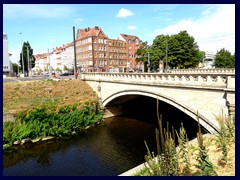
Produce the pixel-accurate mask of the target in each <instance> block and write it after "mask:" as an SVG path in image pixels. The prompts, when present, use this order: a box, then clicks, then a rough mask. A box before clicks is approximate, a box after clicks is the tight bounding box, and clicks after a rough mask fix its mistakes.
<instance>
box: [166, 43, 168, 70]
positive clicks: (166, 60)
mask: <svg viewBox="0 0 240 180" xmlns="http://www.w3.org/2000/svg"><path fill="white" fill-rule="evenodd" d="M167 70H168V40H167V39H166V71H167Z"/></svg>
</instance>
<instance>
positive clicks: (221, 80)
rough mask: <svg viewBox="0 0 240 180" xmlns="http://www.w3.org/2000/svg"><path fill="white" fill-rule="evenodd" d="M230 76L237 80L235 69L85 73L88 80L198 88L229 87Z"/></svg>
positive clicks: (85, 78) (83, 77)
mask: <svg viewBox="0 0 240 180" xmlns="http://www.w3.org/2000/svg"><path fill="white" fill-rule="evenodd" d="M229 77H231V79H234V80H231V82H232V81H235V70H234V71H233V70H231V71H228V72H226V71H221V72H218V73H216V72H214V73H209V72H208V73H207V72H204V73H198V74H197V73H182V74H180V73H173V72H172V73H102V72H101V73H96V72H93V73H91V72H90V73H83V74H82V76H81V78H82V80H86V81H99V82H116V83H131V84H146V85H161V86H180V87H182V86H184V87H196V88H210V87H214V89H217V88H221V89H222V88H228V87H229V86H230V85H229V84H228V82H230V81H229Z"/></svg>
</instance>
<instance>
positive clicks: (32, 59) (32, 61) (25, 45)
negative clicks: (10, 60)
mask: <svg viewBox="0 0 240 180" xmlns="http://www.w3.org/2000/svg"><path fill="white" fill-rule="evenodd" d="M27 48H28V50H27ZM22 53H23V63H24V72H27V74H28V71H29V69H28V57H29V61H30V64H29V67H30V68H34V67H35V57H34V55H33V49H32V48H31V45H30V44H29V42H28V41H27V42H24V43H23V47H22V52H21V53H20V60H19V63H20V65H21V70H22V69H23V64H22ZM28 53H29V56H28Z"/></svg>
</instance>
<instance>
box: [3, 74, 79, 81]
mask: <svg viewBox="0 0 240 180" xmlns="http://www.w3.org/2000/svg"><path fill="white" fill-rule="evenodd" d="M49 78H50V79H74V78H75V77H74V75H71V76H59V77H57V78H52V76H50V77H49V76H33V77H25V78H23V77H6V78H3V82H18V81H37V80H47V79H49ZM78 78H79V77H78Z"/></svg>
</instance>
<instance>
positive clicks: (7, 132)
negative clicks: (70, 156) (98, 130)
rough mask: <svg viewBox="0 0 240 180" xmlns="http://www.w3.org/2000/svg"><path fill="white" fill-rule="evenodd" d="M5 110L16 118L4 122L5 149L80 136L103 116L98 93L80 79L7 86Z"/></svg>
mask: <svg viewBox="0 0 240 180" xmlns="http://www.w3.org/2000/svg"><path fill="white" fill-rule="evenodd" d="M46 88H47V91H46ZM20 93H22V95H21V96H20ZM23 99H24V100H23ZM19 106H20V108H19ZM4 110H5V112H6V111H7V112H8V113H9V112H11V113H13V114H14V115H15V116H16V117H15V120H13V121H4V123H3V142H4V144H5V146H4V147H6V148H9V147H11V146H12V145H13V143H14V142H15V143H16V142H19V144H21V140H24V139H36V138H43V137H47V136H53V137H62V136H69V135H72V134H77V133H79V132H81V131H82V129H84V128H86V127H87V126H89V125H91V124H94V123H97V122H98V121H100V120H101V119H102V116H103V114H102V112H100V110H99V106H98V102H97V98H96V95H95V93H94V92H93V91H92V90H91V88H90V87H89V86H87V84H85V82H82V81H80V80H67V81H58V82H56V81H38V82H21V83H4Z"/></svg>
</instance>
